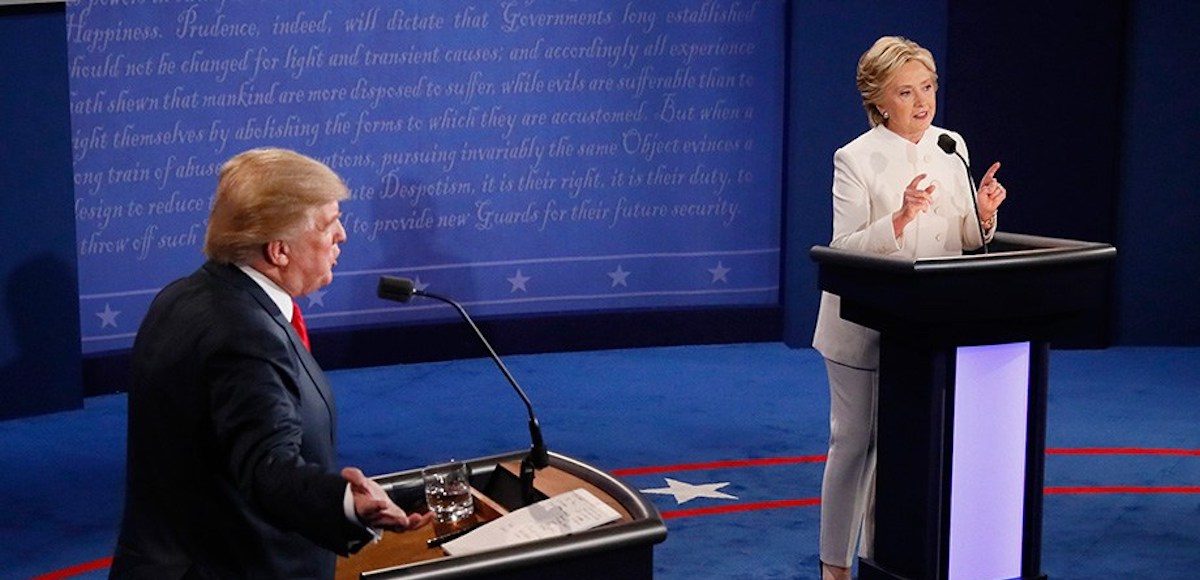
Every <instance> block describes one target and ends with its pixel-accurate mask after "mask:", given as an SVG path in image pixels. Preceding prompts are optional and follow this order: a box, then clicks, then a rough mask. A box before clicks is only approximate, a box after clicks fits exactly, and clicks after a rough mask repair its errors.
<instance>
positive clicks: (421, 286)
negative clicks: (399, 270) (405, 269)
mask: <svg viewBox="0 0 1200 580" xmlns="http://www.w3.org/2000/svg"><path fill="white" fill-rule="evenodd" d="M428 287H429V282H422V281H421V277H420V276H413V289H414V290H417V291H419V292H424V291H425V289H426V288H428Z"/></svg>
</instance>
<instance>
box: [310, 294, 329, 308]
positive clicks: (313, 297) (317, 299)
mask: <svg viewBox="0 0 1200 580" xmlns="http://www.w3.org/2000/svg"><path fill="white" fill-rule="evenodd" d="M328 292H329V291H328V290H313V291H312V292H309V293H308V307H309V308H312V307H313V305H314V304H315V305H317V306H321V307H324V306H325V294H326V293H328Z"/></svg>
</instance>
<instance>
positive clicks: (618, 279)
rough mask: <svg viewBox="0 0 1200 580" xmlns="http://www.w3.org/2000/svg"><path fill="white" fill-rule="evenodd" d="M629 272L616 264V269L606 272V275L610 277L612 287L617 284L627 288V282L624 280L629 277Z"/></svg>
mask: <svg viewBox="0 0 1200 580" xmlns="http://www.w3.org/2000/svg"><path fill="white" fill-rule="evenodd" d="M629 274H630V273H629V272H626V271H625V270H624V269H623V268H621V265H620V264H617V269H616V270H613V271H612V272H609V273H608V277H609V278H612V288H616V287H617V286H624V287H626V288H628V287H629V284H628V283H626V282H625V279H626V278H628V277H629Z"/></svg>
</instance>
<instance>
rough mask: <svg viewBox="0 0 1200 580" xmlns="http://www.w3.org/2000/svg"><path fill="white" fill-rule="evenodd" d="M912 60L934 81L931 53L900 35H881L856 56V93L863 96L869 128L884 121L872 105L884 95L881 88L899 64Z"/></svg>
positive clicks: (890, 79)
mask: <svg viewBox="0 0 1200 580" xmlns="http://www.w3.org/2000/svg"><path fill="white" fill-rule="evenodd" d="M911 60H915V61H917V62H919V63H921V64H923V65H925V68H927V69H929V72H931V73H933V82H934V83H937V64H936V63H934V62H933V54H931V53H930V52H929V51H928V50H926V49H924V48H922V47H921V45H919V44H917V43H915V42H913V41H911V40H909V39H907V38H904V37H903V36H884V37H881V38H880V39H879V40H876V41H875V44H873V45H871V48H869V49H867V52H864V53H863V55H862V57H860V58H859V59H858V74H857V75H856V78H855V80H856V81H857V83H858V94H859V95H861V96H862V102H863V108H864V109H866V110H867V121H868V122H869V123H871V126H872V127H875V126H877V125H880V124H882V123H883V121H884V118H883V114H882V113H880V112H879V109H878V108H877V107H876V106H875V104H876V103H878V102H879V100H880V99H881V98H883V90H884V89H885V88H887V85H888V83H890V82H891V81H892V77H893V76H894V75H895V74H896V71H897V70H899V69H900V67H902V66H904V65H905V64H907V63H908V61H911Z"/></svg>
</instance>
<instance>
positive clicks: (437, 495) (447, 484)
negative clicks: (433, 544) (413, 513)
mask: <svg viewBox="0 0 1200 580" xmlns="http://www.w3.org/2000/svg"><path fill="white" fill-rule="evenodd" d="M421 477H422V478H423V479H424V480H425V503H427V504H428V505H429V510H430V511H432V512H433V516H434V517H435V518H437V521H438V522H441V523H444V524H447V523H454V522H457V521H459V520H462V519H463V518H467V517H470V516H471V514H472V513H474V512H475V504H474V502H473V501H472V500H471V483H470V481H469V480H468V479H467V465H466V464H465V463H463V462H461V461H454V460H451V461H449V462H447V463H442V464H439V465H430V466H429V467H426V468H425V469H422V470H421Z"/></svg>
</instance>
